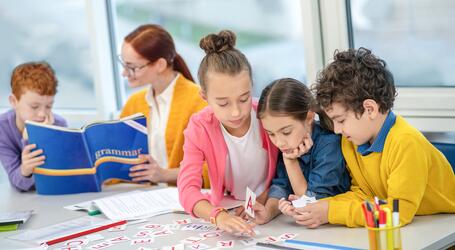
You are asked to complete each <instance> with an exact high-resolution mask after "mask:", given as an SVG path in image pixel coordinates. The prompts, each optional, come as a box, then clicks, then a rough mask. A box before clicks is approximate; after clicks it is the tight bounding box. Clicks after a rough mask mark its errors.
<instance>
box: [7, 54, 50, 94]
mask: <svg viewBox="0 0 455 250" xmlns="http://www.w3.org/2000/svg"><path fill="white" fill-rule="evenodd" d="M57 83H58V81H57V78H56V76H55V72H54V70H53V69H52V67H51V65H49V64H48V63H47V62H44V61H42V62H27V63H23V64H20V65H18V66H16V68H14V70H13V73H12V75H11V91H12V92H13V95H14V96H15V97H16V98H17V99H18V100H19V99H20V97H21V96H22V94H24V93H25V91H26V90H31V91H34V92H36V93H38V94H39V95H47V96H54V95H55V94H56V93H57Z"/></svg>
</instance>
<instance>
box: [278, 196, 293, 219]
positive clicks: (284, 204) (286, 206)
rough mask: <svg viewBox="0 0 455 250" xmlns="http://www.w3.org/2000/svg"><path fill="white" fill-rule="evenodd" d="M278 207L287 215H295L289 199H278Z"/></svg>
mask: <svg viewBox="0 0 455 250" xmlns="http://www.w3.org/2000/svg"><path fill="white" fill-rule="evenodd" d="M278 209H280V211H281V212H282V213H283V214H284V215H288V216H294V215H295V208H294V206H292V203H291V202H290V201H287V200H285V199H284V198H281V199H280V200H279V201H278Z"/></svg>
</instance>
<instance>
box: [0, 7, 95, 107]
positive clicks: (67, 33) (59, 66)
mask: <svg viewBox="0 0 455 250" xmlns="http://www.w3.org/2000/svg"><path fill="white" fill-rule="evenodd" d="M24 6H26V7H24ZM49 6H52V7H49ZM0 13H1V14H0V34H2V46H0V55H1V57H0V82H1V83H2V84H0V94H1V96H2V98H0V107H8V106H9V103H8V98H6V97H7V96H8V95H9V94H10V92H11V87H10V80H11V72H12V70H13V69H14V67H15V66H17V65H18V64H21V63H24V62H27V61H41V60H45V61H47V62H48V63H50V64H51V66H52V67H53V68H54V70H55V72H56V75H57V78H58V80H59V86H58V93H57V96H56V102H55V105H54V107H55V108H65V109H93V108H95V105H96V103H95V93H94V87H93V70H92V63H91V62H92V59H91V55H90V51H89V42H90V41H89V36H88V30H87V27H88V26H87V23H86V13H85V2H84V1H80V0H66V1H55V0H41V1H35V0H20V1H2V2H1V4H0Z"/></svg>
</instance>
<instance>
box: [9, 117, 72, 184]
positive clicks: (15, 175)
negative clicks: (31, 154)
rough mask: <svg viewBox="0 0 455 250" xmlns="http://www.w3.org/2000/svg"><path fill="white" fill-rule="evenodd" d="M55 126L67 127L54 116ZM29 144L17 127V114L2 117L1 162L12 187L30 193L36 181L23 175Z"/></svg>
mask: <svg viewBox="0 0 455 250" xmlns="http://www.w3.org/2000/svg"><path fill="white" fill-rule="evenodd" d="M54 119H55V122H54V125H57V126H62V127H66V126H67V124H66V121H65V119H64V118H63V117H61V116H58V115H56V114H54ZM25 145H27V142H26V141H25V140H23V139H22V135H21V134H20V132H19V130H18V129H17V126H16V112H15V111H14V110H9V111H8V112H6V113H3V114H1V115H0V162H1V164H2V165H3V167H4V168H5V171H6V173H8V178H9V181H10V182H11V185H13V186H14V187H15V188H17V189H19V190H21V191H29V190H31V189H33V188H34V186H35V180H34V178H33V176H32V177H25V176H23V175H22V174H21V163H22V162H21V161H22V160H21V154H22V149H23V148H24V146H25Z"/></svg>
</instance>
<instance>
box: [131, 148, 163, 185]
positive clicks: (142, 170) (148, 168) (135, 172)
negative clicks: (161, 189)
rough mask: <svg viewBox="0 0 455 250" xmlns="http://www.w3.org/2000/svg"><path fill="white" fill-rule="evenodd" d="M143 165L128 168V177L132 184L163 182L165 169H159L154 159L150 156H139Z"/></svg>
mask: <svg viewBox="0 0 455 250" xmlns="http://www.w3.org/2000/svg"><path fill="white" fill-rule="evenodd" d="M139 158H141V159H142V160H144V163H142V164H139V165H136V166H133V167H131V168H130V174H129V176H130V177H133V179H132V180H133V181H134V182H139V181H150V182H153V183H158V182H164V180H165V179H166V171H167V170H166V169H163V168H161V167H160V166H159V165H158V163H156V161H155V159H153V158H152V156H150V155H148V154H147V155H139Z"/></svg>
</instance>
